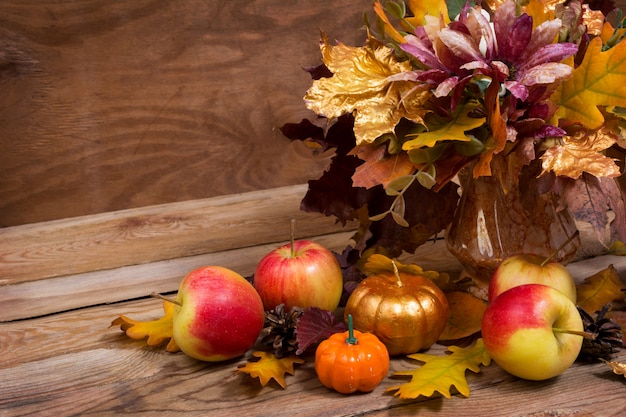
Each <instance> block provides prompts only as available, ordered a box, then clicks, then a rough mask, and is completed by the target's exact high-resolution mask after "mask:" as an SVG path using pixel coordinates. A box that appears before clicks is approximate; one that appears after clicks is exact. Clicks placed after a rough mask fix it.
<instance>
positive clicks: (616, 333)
mask: <svg viewBox="0 0 626 417" xmlns="http://www.w3.org/2000/svg"><path fill="white" fill-rule="evenodd" d="M610 309H611V305H610V304H606V305H605V306H604V307H603V308H602V310H601V311H600V312H599V313H598V314H597V316H596V317H595V319H594V318H593V317H592V316H591V315H590V314H589V313H587V312H586V311H585V310H584V309H583V308H581V307H580V306H579V307H578V311H579V312H580V315H581V317H582V319H583V325H584V327H585V331H586V332H589V333H592V334H594V335H595V336H596V337H595V339H593V340H592V339H587V338H585V339H583V346H582V348H581V350H580V354H579V355H578V359H582V360H585V361H587V362H595V361H597V360H598V359H609V357H610V356H611V355H612V354H613V353H615V352H617V351H619V350H620V349H622V348H623V347H624V343H623V339H622V338H623V334H622V327H621V326H620V325H619V324H618V323H617V322H615V321H613V320H612V319H610V318H607V317H604V316H605V315H606V313H607V312H608V311H609V310H610Z"/></svg>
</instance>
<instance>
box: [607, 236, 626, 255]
mask: <svg viewBox="0 0 626 417" xmlns="http://www.w3.org/2000/svg"><path fill="white" fill-rule="evenodd" d="M609 253H610V254H611V255H617V256H626V244H624V242H621V241H619V240H616V241H615V242H613V243H612V244H611V246H610V247H609Z"/></svg>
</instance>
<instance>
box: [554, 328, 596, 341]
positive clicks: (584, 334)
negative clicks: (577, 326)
mask: <svg viewBox="0 0 626 417" xmlns="http://www.w3.org/2000/svg"><path fill="white" fill-rule="evenodd" d="M552 331H553V332H554V333H567V334H573V335H576V336H582V337H584V338H585V339H590V340H595V338H596V336H597V335H596V334H595V333H589V332H581V331H578V330H568V329H560V328H558V327H553V328H552Z"/></svg>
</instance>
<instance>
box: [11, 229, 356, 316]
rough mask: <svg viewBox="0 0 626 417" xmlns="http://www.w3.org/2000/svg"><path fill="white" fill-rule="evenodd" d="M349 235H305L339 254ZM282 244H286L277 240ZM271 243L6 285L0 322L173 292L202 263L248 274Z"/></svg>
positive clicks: (267, 251) (269, 247)
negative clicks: (155, 293)
mask: <svg viewBox="0 0 626 417" xmlns="http://www.w3.org/2000/svg"><path fill="white" fill-rule="evenodd" d="M352 234H353V232H342V233H335V234H329V235H321V236H315V237H311V240H314V241H316V242H319V243H320V244H322V245H324V246H325V247H327V248H329V249H331V250H335V251H337V252H341V251H342V250H343V248H345V247H346V245H348V244H349V243H350V237H351V235H352ZM284 243H286V242H280V244H284ZM277 246H279V243H271V244H265V245H258V246H252V247H249V248H238V249H233V250H227V251H220V252H213V253H207V254H202V255H196V256H187V257H184V258H178V259H169V260H164V261H159V262H150V263H147V264H142V265H132V266H125V267H121V268H113V269H107V270H102V271H93V272H84V273H80V274H74V275H69V276H61V277H55V278H47V279H42V280H38V281H26V282H15V283H12V284H7V285H4V286H2V287H0V305H2V309H0V322H4V321H11V320H19V319H25V318H29V317H38V316H42V315H46V314H51V313H58V312H61V311H67V310H71V309H75V308H82V307H86V306H93V305H99V304H104V303H113V302H117V301H123V300H131V299H135V298H140V297H146V296H148V295H150V294H151V293H152V292H153V291H154V292H157V293H168V292H173V291H176V290H177V289H178V285H179V284H180V281H181V280H182V279H183V277H184V276H185V275H186V274H187V273H188V272H191V271H192V270H194V269H195V268H198V267H201V266H205V265H221V266H224V267H227V268H229V269H232V270H233V271H236V272H238V273H239V274H241V275H243V276H244V277H250V276H251V275H252V274H254V270H255V268H256V265H257V264H258V262H259V261H260V260H261V258H262V257H263V256H265V255H266V254H267V253H269V252H270V251H271V250H273V249H274V248H276V247H277Z"/></svg>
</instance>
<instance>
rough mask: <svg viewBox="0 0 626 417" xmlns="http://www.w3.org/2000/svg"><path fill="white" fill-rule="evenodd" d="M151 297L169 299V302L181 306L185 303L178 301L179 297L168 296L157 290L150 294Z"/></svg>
mask: <svg viewBox="0 0 626 417" xmlns="http://www.w3.org/2000/svg"><path fill="white" fill-rule="evenodd" d="M150 297H154V298H160V299H161V300H164V301H167V302H169V303H172V304H176V305H177V306H181V307H182V306H183V303H181V302H180V301H178V299H177V298H170V297H166V296H164V295H161V294H158V293H156V292H152V294H150Z"/></svg>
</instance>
